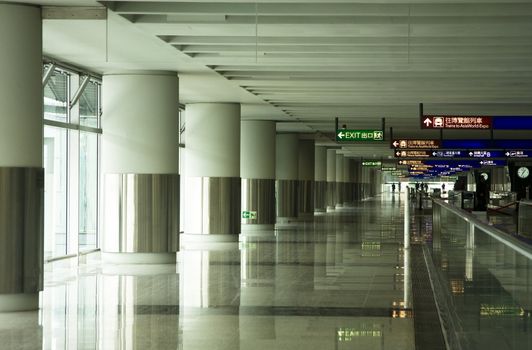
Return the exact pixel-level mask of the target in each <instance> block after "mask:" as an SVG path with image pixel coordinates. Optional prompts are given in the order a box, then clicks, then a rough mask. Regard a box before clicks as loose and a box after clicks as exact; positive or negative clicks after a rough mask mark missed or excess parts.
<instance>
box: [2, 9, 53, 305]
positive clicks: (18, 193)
mask: <svg viewBox="0 0 532 350" xmlns="http://www.w3.org/2000/svg"><path fill="white" fill-rule="evenodd" d="M41 26H42V25H41V11H40V8H39V7H37V6H30V5H15V4H8V3H0V52H1V53H0V122H1V124H0V312H11V311H25V310H36V309H38V308H39V291H41V290H42V282H43V238H44V237H43V235H44V233H43V217H44V206H43V202H44V170H43V161H42V158H43V146H42V144H43V90H42V30H41Z"/></svg>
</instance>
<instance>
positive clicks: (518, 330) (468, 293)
mask: <svg viewBox="0 0 532 350" xmlns="http://www.w3.org/2000/svg"><path fill="white" fill-rule="evenodd" d="M432 209H433V214H432V216H433V222H432V251H430V246H429V247H426V248H425V250H424V252H425V259H426V262H427V267H428V269H429V275H430V278H431V283H432V284H433V291H434V298H435V300H436V304H437V306H438V311H439V314H440V320H441V324H442V329H443V332H444V334H445V339H446V342H447V348H448V349H480V348H483V347H482V346H484V348H497V349H522V348H527V346H528V345H530V344H529V343H528V342H529V341H530V330H528V328H529V327H527V326H526V325H527V324H528V323H530V318H531V317H532V312H531V311H532V279H530V278H529V277H530V276H532V247H531V246H530V245H527V244H526V243H525V242H522V241H520V240H519V239H517V238H515V237H513V236H511V235H510V234H508V233H506V232H504V231H501V230H499V229H498V228H496V227H493V226H491V225H490V224H489V223H488V222H486V221H483V220H481V219H480V218H479V217H477V216H476V215H474V214H471V213H469V212H467V211H465V210H463V209H461V208H459V207H455V206H453V205H451V204H449V203H447V202H445V201H443V200H440V199H433V205H432ZM531 209H532V208H531ZM486 284H487V285H488V286H489V288H486ZM465 300H469V302H467V303H466V302H464V301H465ZM471 320H476V321H475V323H474V324H473V323H472V322H471Z"/></svg>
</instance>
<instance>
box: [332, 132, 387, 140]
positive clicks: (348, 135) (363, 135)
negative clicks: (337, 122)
mask: <svg viewBox="0 0 532 350" xmlns="http://www.w3.org/2000/svg"><path fill="white" fill-rule="evenodd" d="M336 141H337V142H348V141H384V132H383V131H382V130H347V129H346V130H344V129H340V130H336Z"/></svg>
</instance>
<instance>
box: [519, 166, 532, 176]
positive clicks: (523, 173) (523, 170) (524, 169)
mask: <svg viewBox="0 0 532 350" xmlns="http://www.w3.org/2000/svg"><path fill="white" fill-rule="evenodd" d="M529 174H530V171H529V170H528V168H527V167H524V166H522V167H520V168H519V169H517V176H519V177H520V178H521V179H526V178H527V177H528V175H529Z"/></svg>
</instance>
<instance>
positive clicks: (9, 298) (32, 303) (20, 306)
mask: <svg viewBox="0 0 532 350" xmlns="http://www.w3.org/2000/svg"><path fill="white" fill-rule="evenodd" d="M33 310H39V293H20V294H0V312H19V311H33Z"/></svg>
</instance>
